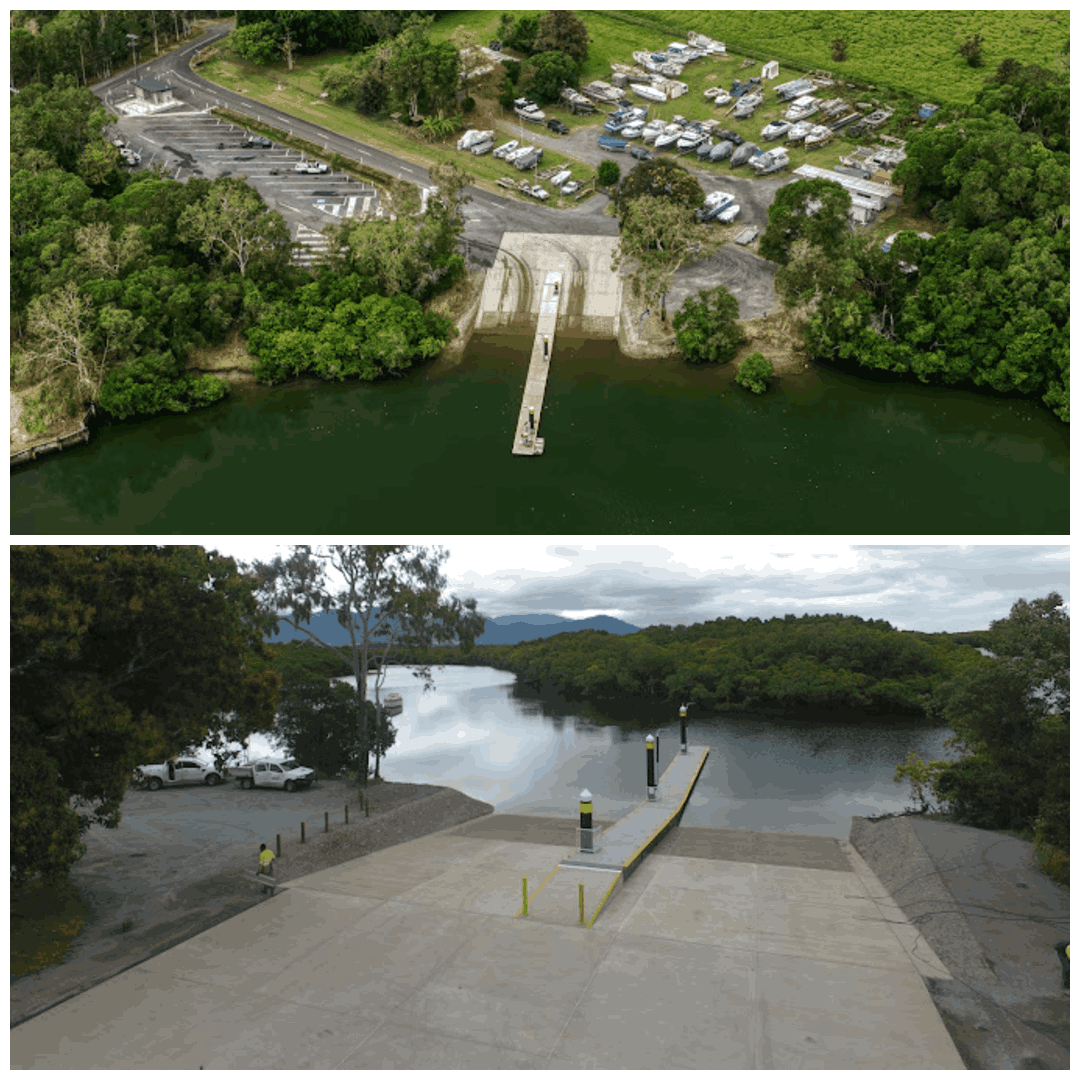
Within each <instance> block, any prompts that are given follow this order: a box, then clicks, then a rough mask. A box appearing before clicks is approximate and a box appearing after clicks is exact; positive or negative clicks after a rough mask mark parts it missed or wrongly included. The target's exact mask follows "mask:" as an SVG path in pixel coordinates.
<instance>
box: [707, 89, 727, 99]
mask: <svg viewBox="0 0 1080 1080" xmlns="http://www.w3.org/2000/svg"><path fill="white" fill-rule="evenodd" d="M720 93H724V88H723V87H722V86H710V87H709V88H708V89H707V90H706V91H705V96H706V97H707V98H714V97H716V95H717V94H720Z"/></svg>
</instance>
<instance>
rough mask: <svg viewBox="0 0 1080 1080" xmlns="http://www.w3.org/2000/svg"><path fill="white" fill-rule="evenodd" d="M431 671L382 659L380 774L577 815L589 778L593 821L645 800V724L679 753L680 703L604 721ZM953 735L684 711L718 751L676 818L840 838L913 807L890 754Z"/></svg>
mask: <svg viewBox="0 0 1080 1080" xmlns="http://www.w3.org/2000/svg"><path fill="white" fill-rule="evenodd" d="M433 673H434V676H435V684H436V689H435V691H434V692H429V693H426V694H425V693H422V688H421V685H420V683H419V681H418V680H417V679H416V678H415V677H414V676H413V675H412V674H411V671H410V670H409V669H408V668H406V667H393V668H389V669H388V671H387V678H386V683H385V685H384V688H383V693H387V692H389V691H391V690H396V691H398V692H400V693H401V695H402V699H403V702H404V710H403V712H402V713H401V715H399V716H396V717H394V719H393V723H394V726H395V727H396V729H397V733H398V734H397V741H396V743H395V745H394V746H393V747H392V748H391V749H390V752H389V753H388V754H387V755H386V757H385V758H384V759H383V761H382V763H381V766H380V770H379V771H380V775H381V776H382V777H383V778H384V779H386V780H399V781H407V782H411V783H423V784H442V785H445V786H447V787H452V788H455V789H457V790H458V791H462V792H464V793H465V794H466V795H470V796H472V797H473V798H475V799H482V800H483V801H484V802H488V803H491V804H492V805H493V806H494V807H495V809H496V811H498V812H500V813H517V814H521V813H536V814H555V815H566V816H574V815H576V814H577V812H578V796H579V794H580V792H581V790H582V788H588V790H589V791H590V792H591V793H592V796H593V805H594V811H593V812H594V813H595V815H596V817H597V819H598V820H601V821H603V820H608V821H613V820H617V819H618V818H619V817H621V816H622V815H623V814H626V813H628V812H629V811H630V810H632V809H633V808H634V807H635V806H636V805H638V803H639V802H641V800H642V799H644V798H645V794H646V791H645V787H646V779H647V778H646V771H645V735H646V734H647V733H653V734H658V735H659V741H660V770H659V773H658V775H659V774H660V773H662V772H663V770H664V769H665V768H666V767H667V766H668V765H669V764H670V763H671V761H672V757H673V755H675V754H676V753H678V752H679V723H678V717H677V715H676V716H675V717H673V718H666V719H660V720H659V722H657V717H662V716H663V712H664V710H658V709H657V708H655V707H653V708H652V709H643V710H642V711H641V713H640V714H639V715H638V721H639V722H637V723H635V722H632V721H631V722H627V721H622V722H613V721H605V720H604V718H602V717H597V716H596V715H595V714H593V715H592V717H591V718H590V717H588V716H586V715H585V714H586V713H587V712H591V710H589V709H588V708H587V707H585V708H582V709H580V710H577V711H575V709H574V707H573V706H572V705H571V706H566V705H559V704H557V703H553V702H550V701H544V700H541V698H540V697H539V696H537V695H533V694H531V693H529V692H527V691H525V692H520V693H517V692H515V684H516V676H515V675H513V674H511V673H509V672H505V671H497V670H495V669H494V668H488V667H452V666H447V667H437V668H434V669H433ZM349 681H350V682H351V681H352V680H349ZM691 712H692V713H693V711H691ZM649 713H651V714H652V715H651V716H650V715H649ZM643 718H645V719H646V722H645V723H642V722H641V720H642V719H643ZM951 735H952V732H951V731H950V730H949V729H947V728H936V727H927V726H919V725H918V724H915V723H912V722H911V721H909V720H893V721H877V722H876V723H874V724H873V725H869V724H866V725H861V726H860V725H849V724H838V723H833V724H822V723H818V722H813V723H808V722H800V721H797V720H786V721H774V720H763V719H761V718H754V719H739V718H736V717H732V716H724V715H700V716H694V715H693V714H692V715H691V717H690V721H689V723H688V725H687V741H688V743H689V744H690V745H691V746H709V747H711V748H712V750H711V752H710V754H709V758H708V760H707V762H706V764H705V768H704V769H703V770H702V773H701V776H700V778H699V779H698V782H697V785H696V787H695V789H694V793H693V795H692V796H691V798H690V803H689V806H688V807H687V809H686V812H685V813H684V815H683V819H682V823H683V824H684V825H708V826H715V827H724V828H732V829H755V830H762V831H766V832H769V831H776V832H791V833H807V834H813V835H817V836H834V837H841V838H844V839H846V838H847V835H848V830H849V827H850V822H851V818H852V817H853V816H856V815H858V816H870V815H873V814H879V813H884V812H893V811H900V810H903V809H905V807H907V806H910V805H911V798H910V791H911V788H910V784H909V783H908V782H907V781H904V782H903V783H900V784H896V783H894V782H893V776H894V775H895V771H896V766H897V765H898V764H901V763H903V762H905V761H906V760H907V755H908V753H909V751H914V752H915V753H916V754H918V755H919V756H920V757H922V758H923V759H924V760H929V759H931V758H936V759H938V760H952V759H954V758H955V757H956V756H958V755H957V752H956V750H955V749H953V748H948V749H946V748H945V746H944V743H945V740H946V739H947V738H949V737H950V736H951Z"/></svg>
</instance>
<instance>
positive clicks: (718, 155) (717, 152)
mask: <svg viewBox="0 0 1080 1080" xmlns="http://www.w3.org/2000/svg"><path fill="white" fill-rule="evenodd" d="M734 149H735V144H734V143H733V142H732V141H731V140H730V139H723V140H722V141H721V142H718V143H717V144H716V145H715V146H714V147H713V148H712V150H711V151H710V152H709V160H710V161H723V160H724V158H726V157H731V152H732V151H733V150H734Z"/></svg>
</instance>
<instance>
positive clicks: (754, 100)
mask: <svg viewBox="0 0 1080 1080" xmlns="http://www.w3.org/2000/svg"><path fill="white" fill-rule="evenodd" d="M764 100H765V98H764V95H762V94H761V93H758V92H755V93H753V94H745V95H743V97H741V98H739V104H738V105H736V106H735V112H734V113H733V114H732V115H733V116H734V117H735V119H736V120H746V119H748V118H749V117H751V116H753V115H754V110H755V109H756V108H757V107H758V106H759V105H760V104H761V103H762V102H763V101H764Z"/></svg>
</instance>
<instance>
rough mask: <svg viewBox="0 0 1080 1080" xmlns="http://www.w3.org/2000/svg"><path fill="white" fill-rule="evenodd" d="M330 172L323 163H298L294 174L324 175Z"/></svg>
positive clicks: (294, 167)
mask: <svg viewBox="0 0 1080 1080" xmlns="http://www.w3.org/2000/svg"><path fill="white" fill-rule="evenodd" d="M329 171H330V170H329V168H328V167H327V166H326V165H324V164H323V163H322V162H321V161H298V162H297V163H296V164H295V165H294V166H293V172H302V173H324V172H329Z"/></svg>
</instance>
